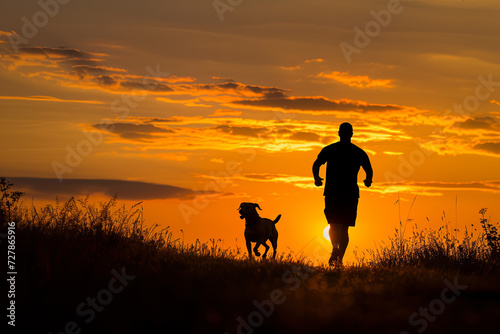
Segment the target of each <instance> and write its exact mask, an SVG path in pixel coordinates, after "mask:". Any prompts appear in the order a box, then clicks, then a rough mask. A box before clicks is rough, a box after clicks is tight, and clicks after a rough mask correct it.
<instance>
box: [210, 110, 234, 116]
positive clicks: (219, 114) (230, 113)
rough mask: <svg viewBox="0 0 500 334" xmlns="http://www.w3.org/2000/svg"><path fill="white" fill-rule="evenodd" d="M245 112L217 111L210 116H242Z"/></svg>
mask: <svg viewBox="0 0 500 334" xmlns="http://www.w3.org/2000/svg"><path fill="white" fill-rule="evenodd" d="M242 114H243V112H242V111H239V110H231V109H217V110H216V111H215V112H214V113H213V114H211V115H208V116H211V117H217V116H240V115H242Z"/></svg>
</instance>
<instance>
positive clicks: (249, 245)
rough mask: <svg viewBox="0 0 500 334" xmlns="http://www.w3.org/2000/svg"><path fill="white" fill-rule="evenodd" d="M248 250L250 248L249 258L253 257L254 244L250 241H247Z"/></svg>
mask: <svg viewBox="0 0 500 334" xmlns="http://www.w3.org/2000/svg"><path fill="white" fill-rule="evenodd" d="M247 250H248V257H249V258H252V256H253V255H252V244H251V243H250V241H247Z"/></svg>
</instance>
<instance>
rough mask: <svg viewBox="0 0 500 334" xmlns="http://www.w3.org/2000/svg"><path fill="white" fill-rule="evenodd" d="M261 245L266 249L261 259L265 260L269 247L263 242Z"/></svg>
mask: <svg viewBox="0 0 500 334" xmlns="http://www.w3.org/2000/svg"><path fill="white" fill-rule="evenodd" d="M262 245H263V246H264V247H266V251H265V252H264V254H262V258H263V259H265V258H266V257H267V251H268V250H269V246H268V245H267V241H264V242H263V243H262Z"/></svg>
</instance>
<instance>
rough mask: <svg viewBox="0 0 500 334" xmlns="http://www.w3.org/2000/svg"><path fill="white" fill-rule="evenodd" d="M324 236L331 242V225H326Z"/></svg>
mask: <svg viewBox="0 0 500 334" xmlns="http://www.w3.org/2000/svg"><path fill="white" fill-rule="evenodd" d="M323 236H324V237H325V239H326V240H328V241H330V225H326V227H325V229H324V230H323Z"/></svg>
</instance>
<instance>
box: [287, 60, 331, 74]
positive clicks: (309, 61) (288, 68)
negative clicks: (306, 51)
mask: <svg viewBox="0 0 500 334" xmlns="http://www.w3.org/2000/svg"><path fill="white" fill-rule="evenodd" d="M321 62H324V59H321V58H317V59H306V60H305V61H304V62H303V63H302V64H300V65H297V66H280V67H279V68H281V69H282V70H285V71H295V70H300V69H302V68H304V65H305V64H309V63H321Z"/></svg>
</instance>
